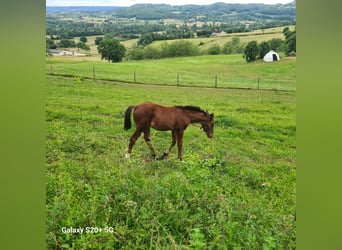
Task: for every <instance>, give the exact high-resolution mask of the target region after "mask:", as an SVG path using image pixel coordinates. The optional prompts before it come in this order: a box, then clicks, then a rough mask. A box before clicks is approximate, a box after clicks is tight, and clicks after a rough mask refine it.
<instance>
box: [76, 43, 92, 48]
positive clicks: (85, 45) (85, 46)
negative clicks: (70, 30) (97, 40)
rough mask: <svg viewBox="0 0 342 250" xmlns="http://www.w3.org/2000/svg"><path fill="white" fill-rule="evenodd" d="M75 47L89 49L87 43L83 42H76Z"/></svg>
mask: <svg viewBox="0 0 342 250" xmlns="http://www.w3.org/2000/svg"><path fill="white" fill-rule="evenodd" d="M76 47H77V48H80V49H84V50H90V47H89V46H88V45H87V44H85V43H84V42H79V43H77V44H76Z"/></svg>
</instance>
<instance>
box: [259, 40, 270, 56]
mask: <svg viewBox="0 0 342 250" xmlns="http://www.w3.org/2000/svg"><path fill="white" fill-rule="evenodd" d="M270 49H271V47H270V45H269V43H268V42H261V43H260V44H259V58H264V56H265V55H266V54H267V53H268V52H269V51H270Z"/></svg>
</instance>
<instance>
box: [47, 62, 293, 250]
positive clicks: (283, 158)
mask: <svg viewBox="0 0 342 250" xmlns="http://www.w3.org/2000/svg"><path fill="white" fill-rule="evenodd" d="M236 59H237V58H236ZM178 60H179V59H178ZM207 60H210V58H209V57H207ZM176 62H177V61H173V62H172V63H173V64H174V67H175V68H177V67H178V66H177V65H178V64H177V63H176ZM210 62H212V61H210ZM153 63H154V67H156V69H155V72H157V71H158V66H159V64H163V63H171V61H168V62H167V61H163V60H161V61H159V62H158V64H157V63H155V62H146V64H147V65H149V64H150V65H152V64H153ZM236 63H237V64H239V62H236ZM287 63H289V65H288V66H287V67H292V66H291V62H287ZM181 64H182V60H179V65H181ZM101 65H103V71H105V70H107V73H106V74H105V75H104V76H103V78H106V77H108V78H110V79H111V78H113V77H117V76H116V75H117V74H118V72H121V73H122V72H123V71H124V72H129V71H134V70H137V68H135V64H134V63H130V62H128V63H122V64H106V63H102V64H101ZM248 65H249V64H248ZM53 67H55V68H56V69H57V68H59V67H61V68H63V72H65V73H67V74H75V75H81V76H82V77H83V76H90V77H91V68H92V63H89V62H82V61H80V62H78V61H75V62H65V63H63V62H62V61H59V60H54V61H53ZM98 67H100V64H99V65H97V64H96V68H98ZM139 67H143V66H141V65H140V66H139ZM146 67H150V66H146ZM192 67H197V66H196V61H195V60H194V62H193V63H192V65H191V66H189V67H188V68H185V67H184V65H181V66H179V68H177V71H178V70H180V69H183V70H184V71H190V70H191V68H192ZM198 67H203V69H204V67H205V66H204V65H202V66H198ZM216 67H219V65H215V66H211V64H208V65H207V67H206V68H207V69H208V70H211V71H215V69H216ZM88 68H90V73H86V72H88V71H89V70H88ZM231 68H233V66H232V65H227V70H230V69H231ZM140 69H141V68H140ZM48 70H49V69H48V68H47V71H48ZM150 70H151V69H150ZM235 70H237V68H235ZM244 70H248V67H247V64H246V67H245V68H244V66H243V65H242V66H241V71H239V72H243V71H244ZM258 70H260V71H261V72H263V71H264V69H263V70H261V69H258V64H257V63H256V64H255V68H253V70H252V72H255V76H257V75H259V74H257V73H259V72H258ZM99 71H100V70H99ZM252 72H250V73H249V74H252ZM290 72H291V71H290ZM213 73H214V72H213ZM87 74H88V75H87ZM160 74H161V73H159V78H160V79H161V80H163V81H164V80H165V79H163V77H161V76H160ZM163 74H165V75H167V72H163ZM269 74H270V75H271V76H272V77H277V74H278V75H282V73H281V72H279V71H278V73H275V72H274V70H270V72H269ZM272 74H274V75H272ZM291 74H293V73H291ZM285 75H287V74H285V73H284V77H285ZM105 76H106V77H105ZM271 76H270V78H271ZM82 77H81V78H70V77H61V76H50V75H47V78H46V119H47V127H46V160H47V169H46V180H47V186H46V209H47V248H48V249H295V248H296V218H295V213H296V97H295V91H290V92H279V91H262V90H259V91H257V90H237V89H218V88H206V89H204V88H190V87H177V86H156V85H143V84H123V83H115V82H112V81H93V80H91V79H82ZM241 77H243V76H241ZM291 77H293V75H292V76H291ZM152 83H153V82H152ZM146 100H149V101H153V102H157V103H161V104H164V105H196V106H200V107H201V108H202V109H207V110H208V111H209V112H214V113H215V136H214V138H212V139H208V138H207V137H206V136H205V134H204V133H203V131H201V130H200V128H199V126H198V125H190V126H189V128H188V129H187V130H186V131H185V135H184V146H183V148H184V149H183V151H184V160H185V163H182V162H179V161H178V160H177V159H176V150H175V148H174V149H173V151H171V153H170V156H169V158H167V159H166V160H163V161H154V160H152V159H151V157H150V155H149V150H148V147H147V145H146V144H145V142H144V140H142V138H140V139H139V140H138V141H137V143H136V145H135V147H134V149H133V152H132V155H131V159H130V160H126V159H125V158H124V153H125V150H126V148H127V145H128V142H129V138H130V136H131V134H132V133H133V130H129V131H125V130H124V129H123V115H124V111H125V109H126V108H127V106H129V105H132V104H139V103H141V102H143V101H146ZM151 132H152V133H151V140H152V143H153V145H154V146H155V148H156V149H157V151H158V153H161V152H163V151H164V150H165V149H166V148H167V147H168V146H169V144H170V140H171V138H170V133H169V132H159V131H154V130H153V131H151ZM63 227H67V228H69V227H73V228H78V227H79V228H83V229H84V232H83V233H82V234H79V233H74V234H70V233H64V232H63V231H62V230H63ZM100 228H101V229H102V231H101V232H100V231H99V229H100ZM86 229H88V232H85V231H86Z"/></svg>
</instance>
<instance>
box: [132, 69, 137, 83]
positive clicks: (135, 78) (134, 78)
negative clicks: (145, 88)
mask: <svg viewBox="0 0 342 250" xmlns="http://www.w3.org/2000/svg"><path fill="white" fill-rule="evenodd" d="M133 81H134V83H136V82H137V72H136V71H134V73H133Z"/></svg>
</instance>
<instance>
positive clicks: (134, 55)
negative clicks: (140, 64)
mask: <svg viewBox="0 0 342 250" xmlns="http://www.w3.org/2000/svg"><path fill="white" fill-rule="evenodd" d="M127 58H128V59H129V60H142V59H144V48H143V47H142V46H138V45H137V44H136V43H135V44H133V45H132V47H131V48H130V49H129V50H128V53H127Z"/></svg>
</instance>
